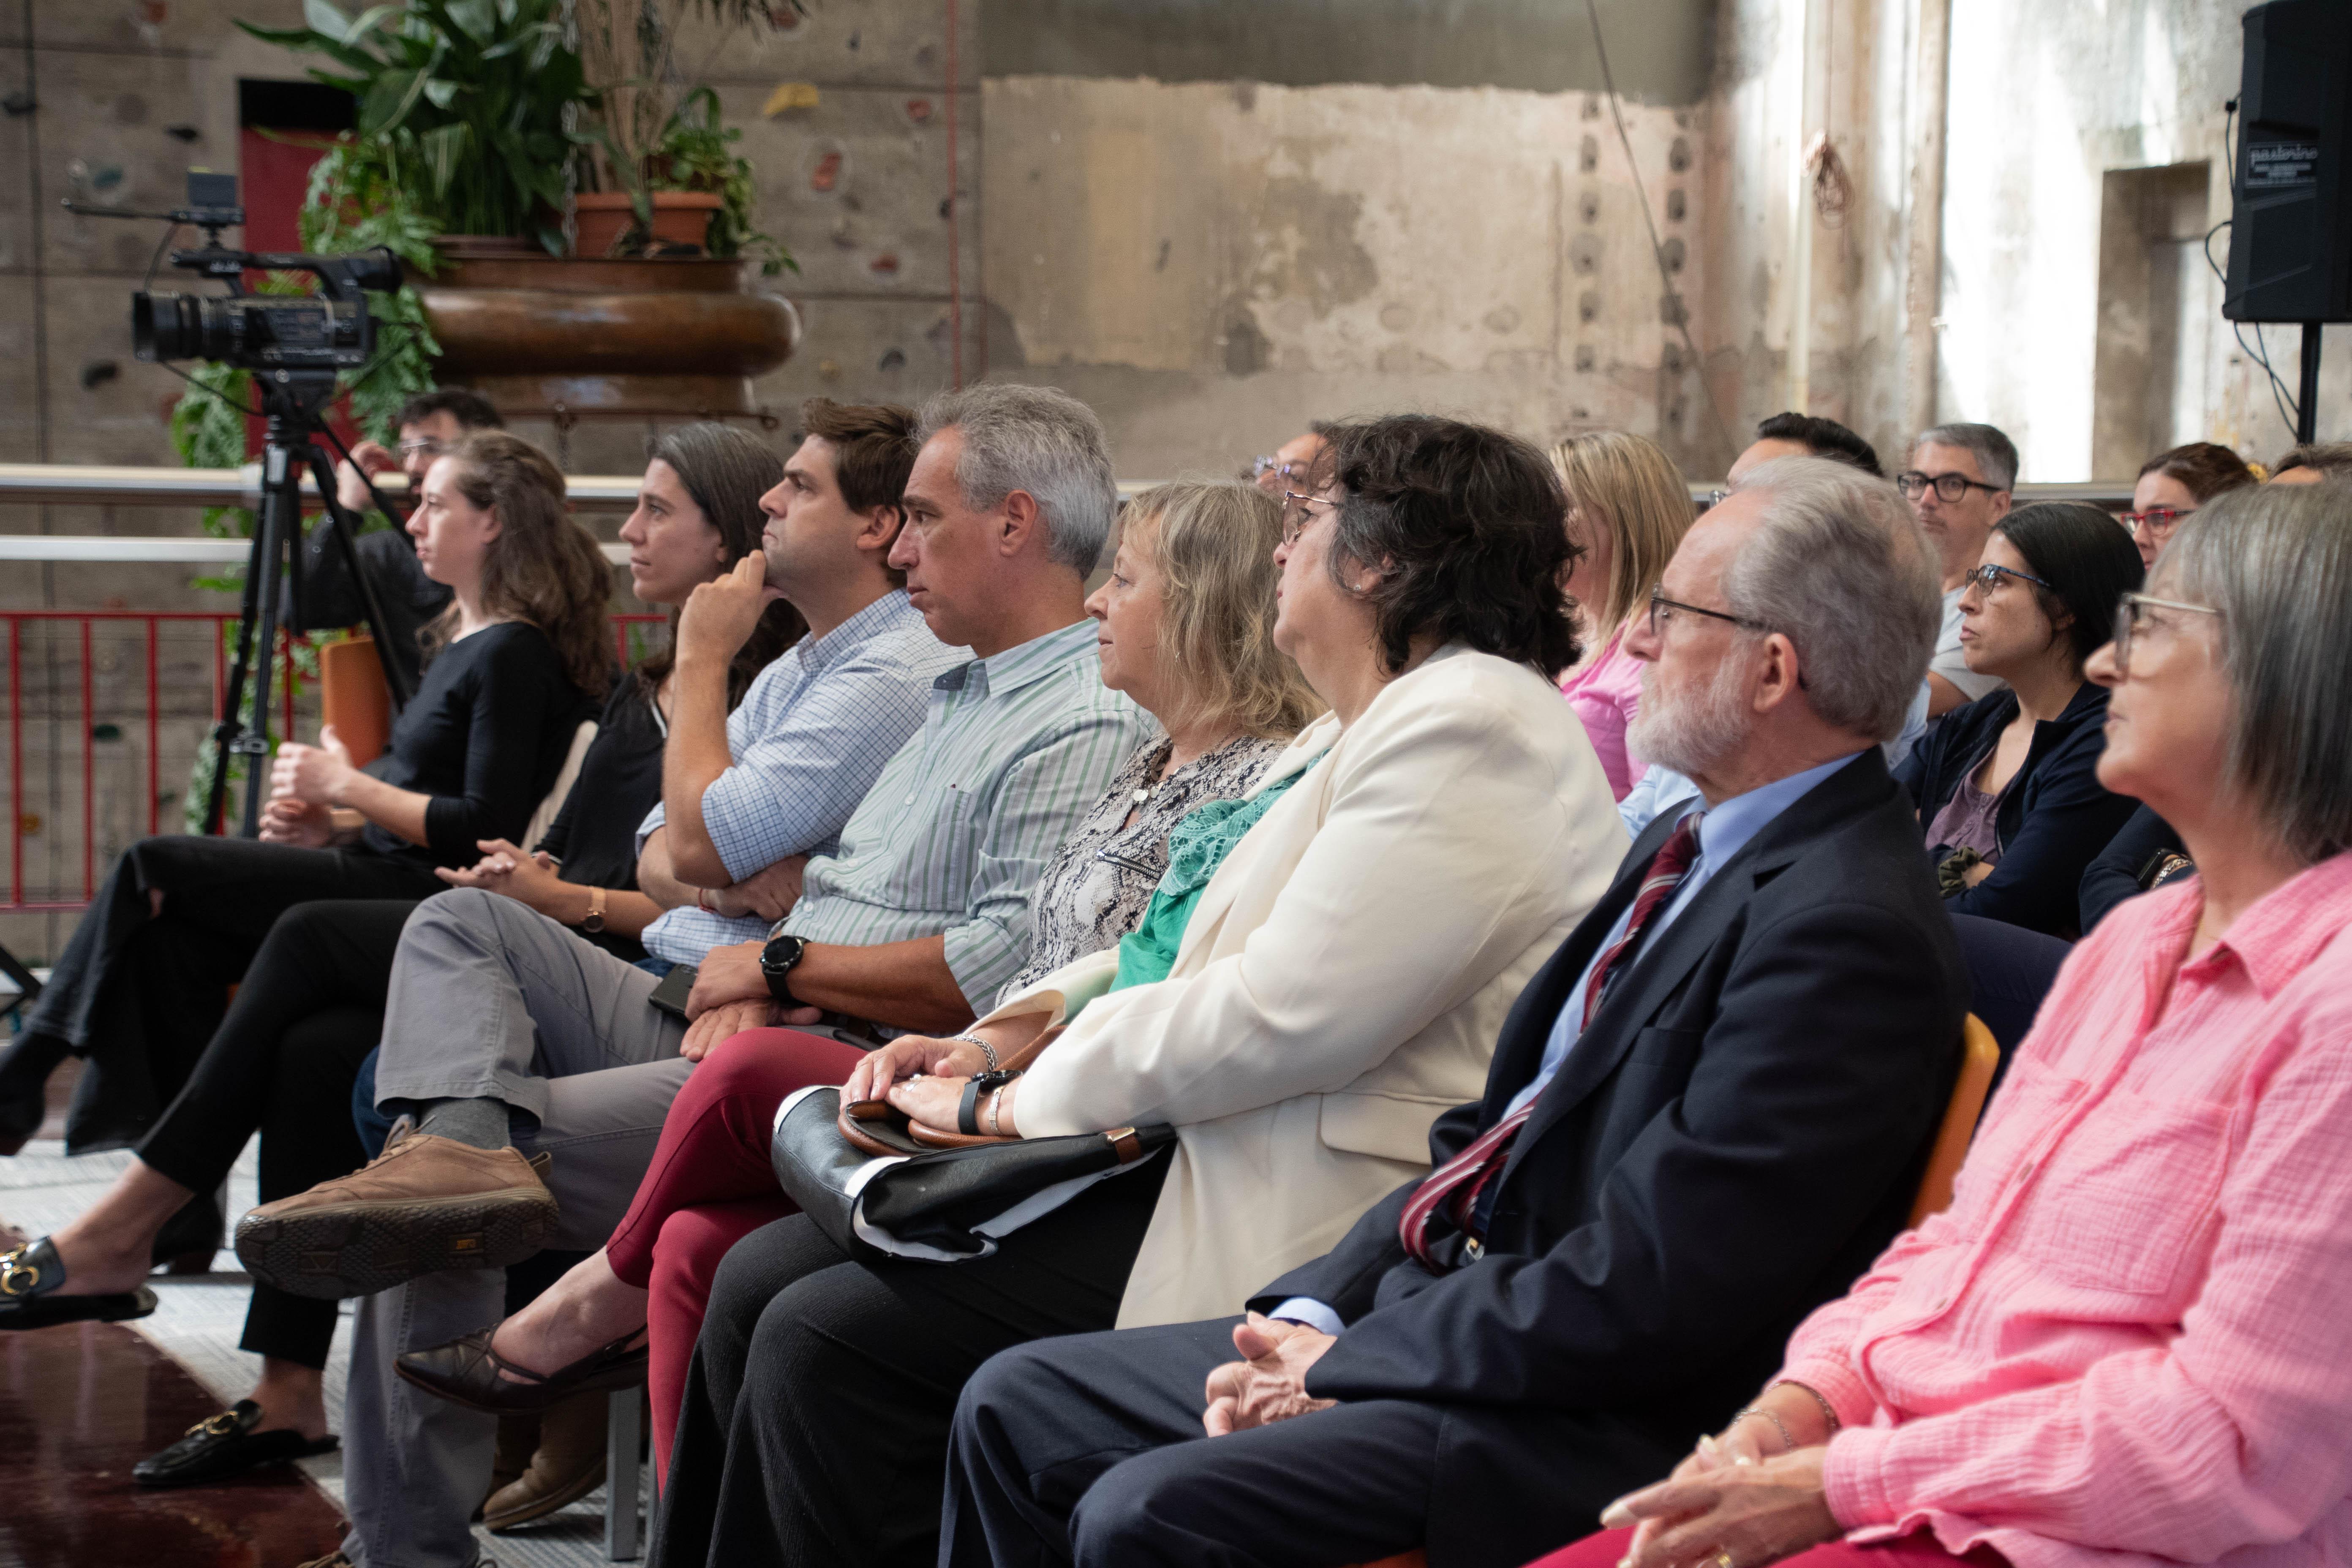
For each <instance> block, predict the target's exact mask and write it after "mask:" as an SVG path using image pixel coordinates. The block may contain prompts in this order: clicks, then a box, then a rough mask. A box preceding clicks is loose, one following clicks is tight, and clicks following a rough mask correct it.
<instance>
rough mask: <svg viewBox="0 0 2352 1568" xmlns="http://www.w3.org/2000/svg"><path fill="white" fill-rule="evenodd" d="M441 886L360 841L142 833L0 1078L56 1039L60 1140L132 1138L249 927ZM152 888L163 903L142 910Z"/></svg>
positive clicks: (169, 1082) (73, 1144) (2, 1083)
mask: <svg viewBox="0 0 2352 1568" xmlns="http://www.w3.org/2000/svg"><path fill="white" fill-rule="evenodd" d="M441 889H442V884H441V882H440V880H439V879H437V878H436V877H435V876H434V875H433V873H432V870H431V869H430V868H428V867H426V866H425V865H424V864H423V863H422V862H421V861H418V860H415V859H412V858H408V857H405V856H394V855H378V854H374V853H372V852H370V851H368V850H364V849H298V848H295V847H292V846H290V845H284V844H263V843H260V842H258V841H257V840H254V839H249V838H200V837H162V838H143V839H142V840H140V841H139V842H138V843H136V844H134V845H132V846H131V847H130V848H129V849H127V850H125V851H123V854H122V858H121V859H120V860H117V861H116V862H115V864H114V869H113V870H112V871H110V872H109V873H108V874H107V879H106V883H105V886H104V887H102V888H101V889H100V890H99V893H98V896H97V898H95V899H94V900H91V903H90V906H89V910H88V912H87V913H85V914H84V915H83V916H82V919H81V924H80V925H79V926H78V927H76V928H75V930H74V934H73V937H72V940H70V941H69V942H67V943H66V949H65V952H64V953H63V954H61V955H60V956H59V958H58V962H57V964H56V965H55V967H54V968H53V970H52V971H51V973H50V978H49V983H48V984H47V986H46V987H45V988H44V989H43V990H42V992H41V994H40V996H39V998H38V999H37V1001H36V1002H35V1004H34V1005H33V1009H32V1013H31V1016H29V1017H28V1018H27V1019H26V1025H25V1034H24V1035H23V1036H22V1037H20V1038H19V1039H18V1040H17V1042H16V1046H15V1047H14V1048H13V1049H12V1051H11V1053H10V1058H9V1066H8V1067H6V1068H0V1090H11V1091H13V1090H16V1089H23V1088H24V1087H26V1086H25V1085H24V1084H22V1083H20V1082H19V1081H18V1080H19V1079H26V1078H34V1077H37V1078H39V1079H46V1078H47V1076H48V1071H49V1068H52V1067H54V1066H55V1065H56V1064H57V1062H58V1059H59V1058H60V1056H61V1054H62V1051H61V1047H70V1048H71V1049H73V1050H75V1051H78V1052H79V1053H80V1054H81V1055H82V1056H83V1057H84V1058H87V1060H88V1063H89V1066H88V1068H86V1069H85V1071H84V1072H83V1075H82V1079H81V1082H80V1084H79V1086H78V1087H77V1088H76V1089H75V1091H74V1100H73V1105H72V1108H71V1109H70V1110H68V1113H67V1117H66V1149H67V1152H68V1153H74V1154H86V1153H90V1152H95V1151H98V1150H101V1149H119V1148H121V1147H124V1146H125V1145H127V1144H131V1143H133V1142H137V1141H138V1139H139V1137H140V1135H141V1134H142V1133H144V1132H145V1131H147V1130H148V1128H149V1127H150V1126H152V1124H153V1123H154V1121H155V1119H156V1117H157V1116H158V1115H160V1114H161V1113H162V1111H163V1108H164V1107H165V1106H166V1105H168V1104H170V1103H171V1100H172V1099H173V1096H174V1095H176V1094H177V1093H179V1091H180V1087H181V1085H182V1084H183V1083H184V1082H185V1081H186V1080H187V1078H188V1075H189V1073H190V1072H191V1071H192V1070H193V1069H194V1067H195V1064H196V1060H197V1058H199V1057H201V1056H202V1055H203V1054H204V1052H205V1048H206V1047H207V1046H208V1045H209V1044H210V1042H211V1040H212V1037H213V1035H214V1033H215V1030H217V1029H218V1028H219V1026H220V1024H221V1020H222V1016H223V1015H224V1013H225V1012H226V1009H227V1005H228V995H227V989H228V986H229V985H230V984H232V983H234V982H236V981H239V980H242V979H243V978H244V977H245V972H246V966H247V964H249V963H251V962H252V961H253V957H254V954H255V952H257V951H258V950H259V948H260V946H261V943H262V940H263V938H265V937H267V936H268V934H269V930H270V927H271V926H272V924H273V923H275V921H277V919H278V916H279V915H281V914H283V913H284V912H285V911H286V910H289V909H290V908H292V907H293V906H295V905H297V904H300V903H306V902H309V901H310V900H314V899H403V900H416V899H424V898H428V897H430V896H431V895H433V894H435V893H437V892H439V891H441ZM158 890H160V891H161V892H162V893H163V895H164V898H163V914H162V915H161V916H160V917H157V916H153V915H152V914H151V913H150V912H149V910H150V904H149V900H148V895H149V893H151V892H153V891H158Z"/></svg>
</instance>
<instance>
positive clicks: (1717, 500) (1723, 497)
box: [1699, 490, 1731, 511]
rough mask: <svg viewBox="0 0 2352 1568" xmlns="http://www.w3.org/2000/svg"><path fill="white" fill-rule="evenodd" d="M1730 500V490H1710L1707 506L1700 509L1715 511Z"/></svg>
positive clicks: (1707, 494)
mask: <svg viewBox="0 0 2352 1568" xmlns="http://www.w3.org/2000/svg"><path fill="white" fill-rule="evenodd" d="M1730 499H1731V492H1730V491H1729V490H1709V491H1707V492H1706V505H1705V506H1703V507H1701V508H1699V510H1701V511H1713V510H1715V509H1716V508H1717V507H1719V506H1721V505H1722V504H1723V503H1724V502H1725V501H1727V500H1730Z"/></svg>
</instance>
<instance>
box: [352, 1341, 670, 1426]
mask: <svg viewBox="0 0 2352 1568" xmlns="http://www.w3.org/2000/svg"><path fill="white" fill-rule="evenodd" d="M497 1332H498V1330H497V1328H496V1327H491V1328H487V1329H477V1330H475V1331H473V1332H472V1333H470V1334H467V1335H466V1336H465V1337H464V1338H463V1339H456V1340H451V1341H450V1342H448V1343H447V1344H446V1345H436V1346H434V1347H433V1348H432V1349H431V1350H424V1351H410V1352H408V1353H407V1354H405V1355H403V1356H399V1357H397V1358H395V1359H394V1362H393V1363H392V1364H393V1368H394V1371H396V1372H398V1373H400V1375H401V1376H402V1377H403V1378H405V1379H406V1380H407V1381H408V1382H410V1383H412V1384H415V1385H416V1386H417V1387H419V1388H421V1389H423V1390H424V1391H425V1393H427V1394H436V1395H438V1396H439V1397H441V1398H443V1399H446V1400H447V1401H449V1402H450V1403H451V1404H452V1405H464V1406H465V1407H466V1408H467V1409H468V1410H479V1411H481V1412H483V1413H484V1414H486V1415H525V1414H529V1413H530V1412H534V1411H542V1410H546V1409H548V1408H550V1407H551V1406H553V1405H561V1404H562V1403H563V1402H564V1401H565V1400H567V1399H569V1398H571V1397H572V1395H573V1394H588V1393H592V1392H593V1393H598V1394H609V1393H611V1392H613V1391H614V1390H615V1389H622V1388H635V1387H637V1386H638V1385H639V1384H643V1383H644V1382H645V1381H646V1361H647V1357H646V1331H645V1330H644V1329H631V1330H630V1331H628V1332H627V1333H625V1334H623V1335H622V1336H621V1337H620V1338H619V1339H617V1340H614V1342H612V1343H611V1344H608V1345H605V1346H604V1347H603V1348H602V1349H599V1350H593V1351H590V1352H588V1353H587V1354H586V1355H584V1356H582V1357H581V1358H580V1359H579V1360H578V1361H575V1362H573V1363H572V1364H571V1365H570V1366H567V1367H563V1368H562V1369H560V1370H558V1371H555V1372H533V1371H531V1370H530V1368H529V1367H527V1366H517V1365H515V1364H514V1363H512V1362H510V1361H508V1360H507V1359H506V1358H505V1357H503V1356H501V1355H499V1352H496V1351H494V1350H492V1349H491V1348H490V1336H491V1335H493V1334H495V1333H497ZM632 1342H635V1348H632ZM504 1373H513V1374H514V1375H513V1376H512V1377H508V1376H505V1375H503V1374H504ZM518 1380H520V1381H518Z"/></svg>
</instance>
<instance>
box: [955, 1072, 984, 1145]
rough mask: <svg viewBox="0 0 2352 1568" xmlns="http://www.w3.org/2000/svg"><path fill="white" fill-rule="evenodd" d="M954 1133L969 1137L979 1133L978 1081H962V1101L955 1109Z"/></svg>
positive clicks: (972, 1079) (973, 1079) (974, 1079)
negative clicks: (957, 1132)
mask: <svg viewBox="0 0 2352 1568" xmlns="http://www.w3.org/2000/svg"><path fill="white" fill-rule="evenodd" d="M956 1131H959V1132H961V1133H963V1134H964V1135H965V1136H966V1137H970V1136H971V1135H973V1134H975V1133H977V1132H978V1131H980V1079H976V1078H971V1079H964V1084H963V1100H962V1102H961V1104H959V1105H957V1107H956Z"/></svg>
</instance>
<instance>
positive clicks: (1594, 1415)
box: [673, 1317, 1680, 1568]
mask: <svg viewBox="0 0 2352 1568" xmlns="http://www.w3.org/2000/svg"><path fill="white" fill-rule="evenodd" d="M1240 1321H1242V1320H1241V1319H1240V1318H1238V1317H1234V1318H1223V1319H1218V1320H1215V1321H1209V1322H1201V1323H1178V1324H1173V1325H1171V1326H1169V1327H1166V1328H1155V1329H1129V1330H1125V1331H1120V1332H1118V1333H1108V1334H1084V1335H1079V1336H1076V1337H1073V1338H1068V1339H1060V1340H1050V1341H1046V1342H1042V1343H1038V1344H1031V1345H1024V1346H1021V1347H1020V1348H1018V1349H1016V1350H1011V1351H1007V1352H1005V1353H1003V1355H1000V1356H998V1357H996V1358H995V1359H994V1360H992V1361H991V1362H990V1363H988V1365H986V1366H985V1367H983V1368H982V1369H981V1371H980V1373H978V1375H976V1376H974V1377H973V1378H972V1379H971V1382H970V1383H969V1384H966V1385H965V1388H964V1392H963V1399H962V1402H961V1405H959V1406H958V1408H957V1410H956V1416H955V1429H954V1436H953V1438H952V1440H951V1448H950V1454H949V1458H948V1476H947V1486H948V1493H947V1500H946V1506H945V1509H944V1517H943V1519H942V1521H941V1526H940V1528H941V1533H942V1536H943V1542H942V1549H941V1552H940V1558H939V1562H940V1565H941V1568H1033V1565H1035V1564H1044V1563H1057V1564H1058V1563H1079V1564H1084V1565H1085V1568H1180V1565H1181V1568H1330V1565H1331V1564H1335V1563H1365V1562H1372V1561H1376V1560H1378V1559H1380V1558H1382V1557H1386V1556H1390V1555H1392V1554H1394V1553H1396V1552H1409V1551H1411V1550H1412V1549H1413V1548H1415V1547H1426V1549H1427V1551H1428V1553H1429V1561H1430V1564H1431V1568H1518V1565H1519V1564H1522V1563H1528V1562H1529V1561H1530V1560H1532V1559H1534V1558H1536V1557H1538V1556H1539V1555H1541V1554H1542V1553H1544V1552H1549V1551H1550V1550H1552V1549H1553V1548H1555V1547H1558V1546H1562V1545H1565V1544H1566V1543H1568V1542H1570V1541H1574V1540H1577V1539H1579V1538H1580V1537H1582V1536H1585V1535H1589V1534H1591V1532H1592V1531H1595V1530H1597V1529H1598V1528H1599V1527H1600V1526H1599V1520H1600V1515H1601V1509H1603V1508H1604V1507H1606V1506H1607V1505H1608V1503H1609V1501H1610V1500H1611V1499H1612V1498H1615V1497H1618V1496H1620V1495H1622V1493H1624V1492H1627V1491H1630V1490H1632V1489H1633V1488H1635V1487H1637V1486H1642V1485H1644V1484H1646V1483H1648V1482H1650V1481H1654V1480H1658V1479H1663V1478H1664V1476H1665V1474H1666V1472H1667V1471H1668V1469H1670V1468H1672V1467H1673V1465H1674V1464H1675V1460H1676V1459H1677V1458H1680V1455H1678V1454H1675V1453H1671V1452H1667V1451H1665V1446H1662V1445H1660V1444H1659V1443H1658V1442H1657V1441H1656V1440H1655V1438H1654V1436H1650V1435H1647V1434H1644V1433H1642V1432H1639V1431H1637V1430H1635V1429H1634V1428H1633V1426H1629V1425H1627V1424H1626V1423H1625V1422H1623V1421H1622V1420H1620V1419H1619V1418H1617V1417H1615V1416H1612V1415H1609V1414H1607V1413H1605V1412H1558V1411H1531V1410H1496V1409H1482V1408H1465V1407H1460V1406H1445V1405H1425V1404H1414V1403H1411V1402H1408V1401H1404V1400H1395V1399H1377V1400H1362V1401H1350V1402H1343V1403H1341V1404H1339V1405H1334V1406H1332V1407H1331V1408H1329V1409H1328V1410H1318V1411H1315V1412H1313V1413H1311V1414H1309V1415H1300V1416H1296V1417H1293V1418H1292V1419H1290V1420H1288V1421H1282V1422H1277V1423H1276V1424H1275V1425H1273V1426H1260V1427H1255V1428H1253V1429H1251V1430H1249V1431H1246V1432H1236V1433H1232V1434H1229V1435H1228V1436H1223V1437H1216V1438H1211V1437H1209V1436H1206V1435H1205V1434H1204V1433H1203V1432H1202V1427H1201V1414H1202V1409H1203V1407H1204V1405H1205V1404H1206V1399H1205V1396H1204V1394H1203V1392H1202V1387H1203V1384H1205V1383H1206V1382H1207V1380H1208V1376H1209V1373H1210V1372H1211V1371H1213V1369H1214V1368H1216V1367H1217V1366H1219V1365H1221V1364H1222V1363H1226V1362H1229V1361H1232V1360H1234V1342H1233V1331H1234V1324H1235V1323H1238V1322H1240ZM673 1474H675V1470H674V1469H673Z"/></svg>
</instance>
